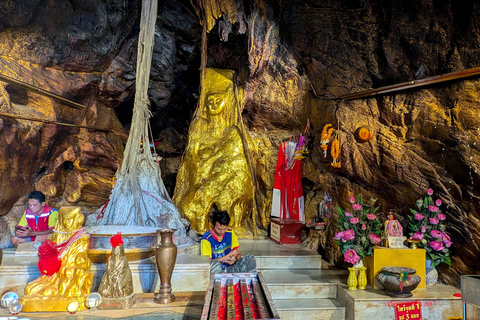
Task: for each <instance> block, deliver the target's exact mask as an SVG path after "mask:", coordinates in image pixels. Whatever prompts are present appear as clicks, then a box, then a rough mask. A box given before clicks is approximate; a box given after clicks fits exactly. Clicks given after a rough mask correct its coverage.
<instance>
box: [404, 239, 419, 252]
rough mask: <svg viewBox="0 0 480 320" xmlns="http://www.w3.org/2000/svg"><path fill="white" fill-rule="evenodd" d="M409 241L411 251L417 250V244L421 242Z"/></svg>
mask: <svg viewBox="0 0 480 320" xmlns="http://www.w3.org/2000/svg"><path fill="white" fill-rule="evenodd" d="M407 241H408V242H409V243H410V249H412V250H415V249H417V248H418V247H417V244H418V243H419V242H420V240H414V239H408V240H407Z"/></svg>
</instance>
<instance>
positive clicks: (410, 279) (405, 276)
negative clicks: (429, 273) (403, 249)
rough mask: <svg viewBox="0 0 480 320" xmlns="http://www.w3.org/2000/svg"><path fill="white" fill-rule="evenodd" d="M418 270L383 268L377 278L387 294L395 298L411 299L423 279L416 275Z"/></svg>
mask: <svg viewBox="0 0 480 320" xmlns="http://www.w3.org/2000/svg"><path fill="white" fill-rule="evenodd" d="M416 272H417V270H415V269H412V268H406V267H383V268H382V272H380V273H379V274H378V275H377V276H376V277H375V278H376V279H377V280H378V282H379V283H380V285H381V286H382V287H383V289H384V290H385V293H386V294H387V295H389V296H390V297H393V298H409V297H411V296H413V294H412V293H411V291H413V290H415V289H416V288H417V286H418V284H419V283H420V281H422V278H420V277H419V276H417V275H415V273H416Z"/></svg>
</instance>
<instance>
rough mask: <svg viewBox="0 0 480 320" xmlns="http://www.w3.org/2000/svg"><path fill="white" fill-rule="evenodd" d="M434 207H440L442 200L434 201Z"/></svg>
mask: <svg viewBox="0 0 480 320" xmlns="http://www.w3.org/2000/svg"><path fill="white" fill-rule="evenodd" d="M435 205H436V206H437V207H440V206H441V205H442V200H440V199H437V201H435Z"/></svg>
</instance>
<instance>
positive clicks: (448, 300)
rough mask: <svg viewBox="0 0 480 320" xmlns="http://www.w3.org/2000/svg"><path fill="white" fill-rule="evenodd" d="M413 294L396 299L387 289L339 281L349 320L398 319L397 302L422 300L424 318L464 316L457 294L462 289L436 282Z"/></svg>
mask: <svg viewBox="0 0 480 320" xmlns="http://www.w3.org/2000/svg"><path fill="white" fill-rule="evenodd" d="M412 293H413V297H411V298H408V299H394V298H392V297H390V296H387V295H386V294H384V293H383V290H378V289H372V288H371V287H367V289H366V290H355V291H350V290H348V286H347V285H346V284H344V283H339V291H338V301H339V302H340V303H341V304H342V305H344V306H345V320H373V319H392V320H393V319H395V309H394V303H396V302H407V301H420V304H421V311H422V319H423V320H441V319H445V320H447V319H449V318H450V317H458V318H461V317H462V314H463V305H462V300H461V298H459V297H455V296H454V295H453V294H454V293H460V289H458V288H455V287H453V286H448V285H443V284H436V285H434V286H427V288H425V289H416V290H414V291H413V292H412Z"/></svg>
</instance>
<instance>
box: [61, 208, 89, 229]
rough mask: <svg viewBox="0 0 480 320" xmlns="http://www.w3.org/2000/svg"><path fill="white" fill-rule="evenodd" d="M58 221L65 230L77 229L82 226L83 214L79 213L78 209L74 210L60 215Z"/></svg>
mask: <svg viewBox="0 0 480 320" xmlns="http://www.w3.org/2000/svg"><path fill="white" fill-rule="evenodd" d="M62 209H64V208H62ZM62 211H63V210H62ZM60 219H61V224H62V226H63V228H64V229H65V230H73V229H78V228H79V227H81V226H82V223H83V214H82V213H81V211H79V209H77V208H74V209H71V210H69V211H66V212H64V213H63V214H61V215H60Z"/></svg>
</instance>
